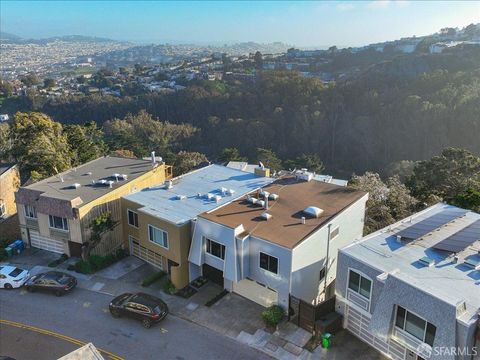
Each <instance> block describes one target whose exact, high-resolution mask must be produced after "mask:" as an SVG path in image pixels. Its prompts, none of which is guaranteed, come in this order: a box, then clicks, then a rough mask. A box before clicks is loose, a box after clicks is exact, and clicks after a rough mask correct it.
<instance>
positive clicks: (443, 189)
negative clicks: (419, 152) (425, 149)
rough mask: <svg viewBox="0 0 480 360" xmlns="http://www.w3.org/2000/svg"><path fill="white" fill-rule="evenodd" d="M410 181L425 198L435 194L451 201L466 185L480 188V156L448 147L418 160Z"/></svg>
mask: <svg viewBox="0 0 480 360" xmlns="http://www.w3.org/2000/svg"><path fill="white" fill-rule="evenodd" d="M407 185H408V187H409V188H410V190H411V191H412V194H414V195H415V196H416V197H417V198H419V199H421V200H422V201H425V202H427V200H428V198H429V197H430V196H432V195H433V196H435V197H439V198H441V199H444V200H446V201H452V200H453V199H455V198H456V197H457V196H458V195H460V194H463V193H464V192H465V191H466V190H467V189H472V190H480V157H478V156H476V155H474V154H473V153H471V152H470V151H468V150H465V149H456V148H447V149H445V150H443V151H442V153H441V154H440V155H439V156H434V157H432V158H431V159H430V160H425V161H420V162H418V163H417V165H416V166H415V168H414V169H413V175H412V176H411V177H410V178H409V179H408V181H407Z"/></svg>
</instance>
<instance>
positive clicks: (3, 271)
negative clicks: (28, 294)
mask: <svg viewBox="0 0 480 360" xmlns="http://www.w3.org/2000/svg"><path fill="white" fill-rule="evenodd" d="M29 275H30V274H29V272H28V271H27V270H23V269H20V268H18V267H16V266H13V265H0V287H2V288H4V289H13V288H19V287H20V286H22V285H23V284H25V282H26V281H27V279H28V276H29Z"/></svg>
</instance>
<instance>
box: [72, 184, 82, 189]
mask: <svg viewBox="0 0 480 360" xmlns="http://www.w3.org/2000/svg"><path fill="white" fill-rule="evenodd" d="M80 186H82V185H80V184H79V183H75V184H73V185H72V189H78V188H79V187H80Z"/></svg>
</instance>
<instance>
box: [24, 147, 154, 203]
mask: <svg viewBox="0 0 480 360" xmlns="http://www.w3.org/2000/svg"><path fill="white" fill-rule="evenodd" d="M150 170H152V163H151V161H149V160H142V159H132V158H124V157H116V156H105V157H101V158H98V159H95V160H92V161H90V162H88V163H86V164H83V165H80V166H78V167H76V168H72V169H70V170H68V171H65V172H63V173H61V174H58V175H55V176H52V177H49V178H47V179H44V180H41V181H39V182H36V183H34V184H31V185H29V186H26V187H24V188H21V189H29V190H35V191H40V192H42V193H43V194H42V196H45V197H49V198H55V199H62V200H73V199H75V198H77V197H79V198H80V199H81V200H82V203H81V205H80V206H82V205H85V204H87V203H89V202H91V201H93V200H95V199H97V198H99V197H101V196H103V195H105V194H108V193H109V192H111V191H113V190H115V189H118V188H119V187H120V186H123V185H125V184H127V183H129V182H130V181H132V180H134V179H136V178H138V177H140V176H142V175H143V174H145V173H146V172H148V171H150ZM114 174H122V175H123V174H124V175H127V180H121V179H120V178H119V181H118V182H117V180H116V178H115V177H114V176H113V175H114ZM62 178H63V182H62V181H61V179H62ZM102 179H103V180H107V181H113V182H114V183H113V184H112V187H111V188H110V187H109V186H108V184H107V185H99V184H97V182H98V181H99V180H102ZM75 183H77V184H80V187H79V188H76V189H75V188H74V187H73V184H75ZM21 189H20V191H21Z"/></svg>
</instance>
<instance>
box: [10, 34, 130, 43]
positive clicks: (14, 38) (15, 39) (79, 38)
mask: <svg viewBox="0 0 480 360" xmlns="http://www.w3.org/2000/svg"><path fill="white" fill-rule="evenodd" d="M0 40H1V41H2V42H8V43H15V44H48V43H51V42H54V41H65V42H95V43H101V42H120V41H116V40H112V39H108V38H103V37H96V36H84V35H65V36H53V37H49V38H42V39H25V38H22V37H20V36H18V35H15V34H10V33H6V32H1V33H0Z"/></svg>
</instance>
